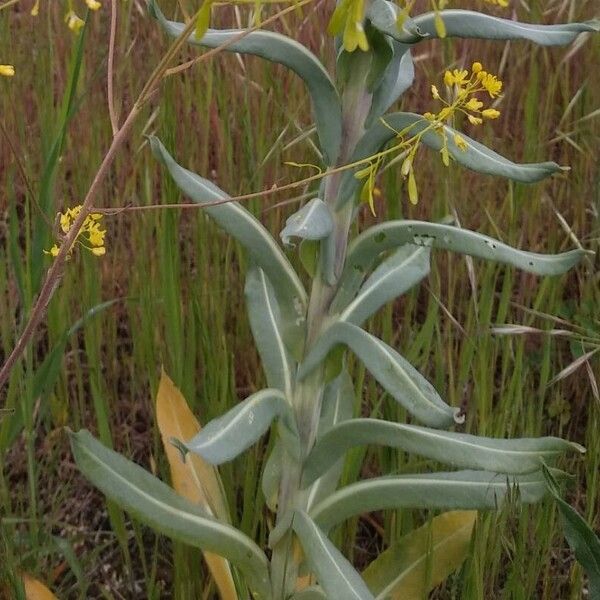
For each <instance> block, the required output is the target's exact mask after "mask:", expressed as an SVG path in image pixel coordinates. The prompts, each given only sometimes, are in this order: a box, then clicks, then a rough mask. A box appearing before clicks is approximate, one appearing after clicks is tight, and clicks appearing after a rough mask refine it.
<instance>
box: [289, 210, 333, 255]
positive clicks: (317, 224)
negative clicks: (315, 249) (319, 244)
mask: <svg viewBox="0 0 600 600" xmlns="http://www.w3.org/2000/svg"><path fill="white" fill-rule="evenodd" d="M332 231H333V218H332V217H331V211H330V210H329V207H328V206H327V204H325V202H323V200H321V199H320V198H313V199H312V200H311V201H310V202H307V203H306V204H305V205H304V206H303V207H302V208H301V209H300V210H299V211H297V212H295V213H294V214H293V215H291V216H290V217H288V219H287V220H286V222H285V227H284V228H283V230H282V231H281V233H280V234H279V235H280V236H281V241H282V242H283V243H284V244H285V245H286V246H288V245H290V238H293V237H295V238H300V239H303V240H322V239H323V238H326V237H327V236H328V235H329V234H330V233H331V232H332Z"/></svg>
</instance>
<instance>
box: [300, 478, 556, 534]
mask: <svg viewBox="0 0 600 600" xmlns="http://www.w3.org/2000/svg"><path fill="white" fill-rule="evenodd" d="M515 486H518V490H519V492H518V498H519V500H520V502H522V503H524V504H530V503H533V502H538V501H539V500H540V499H541V498H542V497H543V496H544V494H545V493H546V483H545V481H544V478H543V476H542V474H541V471H537V472H535V473H529V474H527V475H506V474H501V473H489V472H486V471H454V472H450V473H426V474H419V475H394V476H389V477H376V478H374V479H367V480H365V481H360V482H359V483H354V484H352V485H348V486H346V487H343V488H341V489H340V490H338V491H337V492H334V493H333V494H331V496H329V497H328V498H326V499H325V500H323V501H321V502H320V503H319V504H318V505H317V506H315V507H314V508H313V509H312V510H311V511H310V515H311V517H312V518H313V520H314V521H315V522H316V523H317V524H318V525H319V526H320V527H321V528H322V529H323V530H324V531H329V530H330V529H331V528H332V527H333V526H335V525H337V524H338V523H341V522H342V521H345V520H346V519H348V518H350V517H353V516H355V515H360V514H362V513H366V512H373V511H377V510H385V509H388V508H420V509H423V508H439V509H459V510H484V509H490V510H492V509H495V508H498V506H500V505H501V504H502V502H503V501H504V499H505V498H506V495H507V494H508V493H509V492H511V490H514V489H515ZM515 497H516V495H515Z"/></svg>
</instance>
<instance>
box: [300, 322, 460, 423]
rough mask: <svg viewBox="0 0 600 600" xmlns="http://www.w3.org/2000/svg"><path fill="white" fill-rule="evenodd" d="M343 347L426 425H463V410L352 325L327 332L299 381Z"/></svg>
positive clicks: (339, 325) (338, 325)
mask: <svg viewBox="0 0 600 600" xmlns="http://www.w3.org/2000/svg"><path fill="white" fill-rule="evenodd" d="M339 344H344V345H346V346H348V347H349V348H350V349H351V350H352V352H354V354H356V355H357V356H358V357H359V358H360V360H361V361H362V362H363V363H364V365H365V367H366V368H367V369H368V370H369V371H370V373H371V374H372V375H373V376H374V377H375V378H376V379H377V381H378V382H379V383H380V384H381V385H382V386H383V387H384V388H385V389H386V390H387V392H388V393H389V394H390V395H391V396H393V398H394V399H395V400H396V401H397V402H399V403H400V404H402V406H404V407H405V408H406V410H408V411H409V412H410V413H411V414H413V415H414V416H415V417H416V418H417V419H419V420H420V421H422V422H423V423H425V424H427V425H430V426H431V427H446V426H448V425H451V424H452V423H453V422H455V421H457V422H459V421H460V419H459V417H458V413H459V411H460V409H458V408H452V407H450V406H448V405H447V404H446V403H445V402H444V401H443V400H442V399H441V398H440V396H439V394H438V393H437V392H436V391H435V389H434V387H433V386H432V385H431V384H430V383H429V382H428V381H427V380H426V379H425V378H424V377H423V376H422V375H421V374H420V373H419V372H418V371H417V370H416V369H415V368H414V367H413V366H412V365H411V364H409V363H408V361H406V359H404V358H402V356H400V355H399V354H398V353H397V352H396V351H395V350H394V349H393V348H391V347H390V346H388V345H387V344H385V343H384V342H382V341H381V340H379V339H377V338H376V337H375V336H373V335H371V334H370V333H367V332H366V331H364V330H363V329H361V328H360V327H357V326H356V325H352V324H351V323H344V322H343V321H338V322H336V323H334V324H333V325H332V326H331V327H329V328H328V329H326V330H325V331H324V332H323V334H322V335H321V337H320V338H319V339H318V340H317V342H316V343H315V345H314V346H313V348H312V349H311V351H310V352H309V353H308V355H307V357H306V359H305V361H304V362H303V363H302V364H301V365H300V368H299V370H298V377H299V378H300V379H302V378H304V377H305V376H306V375H308V374H309V373H310V372H311V371H312V370H313V369H315V368H316V367H317V366H318V365H319V364H320V363H321V362H322V361H323V360H324V359H325V358H326V357H327V355H328V354H329V352H330V351H331V350H332V349H333V348H334V347H335V346H337V345H339Z"/></svg>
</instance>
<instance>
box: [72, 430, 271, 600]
mask: <svg viewBox="0 0 600 600" xmlns="http://www.w3.org/2000/svg"><path fill="white" fill-rule="evenodd" d="M69 435H70V439H71V448H72V450H73V454H74V456H75V460H76V462H77V466H78V467H79V469H80V470H81V471H82V473H83V474H84V475H85V476H86V477H87V478H88V479H89V480H90V481H91V482H92V483H93V484H94V485H95V486H96V487H98V488H99V489H100V490H101V491H102V492H103V493H104V494H105V495H106V496H107V497H108V498H110V499H111V500H113V501H114V502H116V503H117V504H118V505H119V506H121V507H122V508H123V509H125V510H126V511H127V512H129V513H130V514H131V515H132V516H133V517H135V518H136V519H139V520H140V521H142V522H144V523H147V524H148V525H150V526H151V527H153V528H154V529H156V530H157V531H159V532H160V533H163V534H165V535H168V536H169V537H171V538H173V539H175V540H177V541H180V542H183V543H185V544H189V545H190V546H194V547H196V548H201V549H202V550H206V551H209V552H213V553H214V554H218V555H220V556H224V557H225V558H227V559H228V560H230V561H231V562H232V563H233V564H235V565H236V566H237V567H238V568H239V569H240V570H241V571H242V573H243V574H244V575H245V577H246V579H247V581H248V584H249V585H250V587H251V588H252V589H253V590H254V591H255V592H256V594H257V595H258V597H259V598H263V599H264V600H269V599H270V598H271V585H270V579H269V566H268V560H267V558H266V556H265V555H264V553H263V552H262V550H261V549H260V548H259V547H258V546H257V545H256V544H255V543H254V542H253V541H252V540H251V539H250V538H249V537H247V536H246V535H244V534H243V533H242V532H241V531H238V530H237V529H235V528H234V527H232V526H231V525H227V524H225V523H222V522H220V521H217V520H216V519H214V518H212V517H210V516H208V515H207V514H206V513H205V512H204V511H203V510H202V509H200V508H199V507H198V506H195V505H194V504H192V503H191V502H189V501H188V500H186V499H185V498H183V497H182V496H180V495H179V494H177V493H176V492H175V491H174V490H172V489H171V488H170V487H169V486H167V485H166V484H164V483H163V482H162V481H160V480H159V479H157V478H156V477H154V476H152V475H151V474H150V473H148V472H147V471H146V470H144V469H142V468H141V467H140V466H138V465H136V464H135V463H133V462H131V461H129V460H127V459H126V458H125V457H123V456H121V455H120V454H118V453H116V452H114V451H113V450H110V449H109V448H107V447H106V446H104V445H103V444H101V443H100V442H99V441H98V440H96V439H95V438H94V437H93V436H92V435H91V434H90V433H89V432H88V431H85V430H82V431H79V432H78V433H70V434H69Z"/></svg>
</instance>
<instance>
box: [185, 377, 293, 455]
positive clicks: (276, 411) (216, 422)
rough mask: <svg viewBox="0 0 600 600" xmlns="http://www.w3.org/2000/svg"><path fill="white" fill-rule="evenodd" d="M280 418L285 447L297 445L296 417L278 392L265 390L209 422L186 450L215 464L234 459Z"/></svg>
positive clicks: (284, 398) (190, 441)
mask: <svg viewBox="0 0 600 600" xmlns="http://www.w3.org/2000/svg"><path fill="white" fill-rule="evenodd" d="M276 418H279V419H281V425H282V427H281V428H280V432H281V434H282V436H284V439H285V441H286V442H287V444H286V447H288V446H289V448H290V449H291V448H294V453H297V449H295V447H296V445H297V443H298V432H297V430H296V425H295V419H294V414H293V411H292V408H291V405H290V403H289V401H288V400H287V399H286V397H285V395H284V394H283V393H282V392H280V391H279V390H274V389H266V390H261V391H260V392H256V394H252V396H250V397H249V398H246V400H244V401H243V402H240V403H239V404H237V405H236V406H234V407H233V408H232V409H231V410H229V411H228V412H226V413H225V414H224V415H223V416H221V417H218V418H217V419H213V420H212V421H210V422H209V423H207V424H206V425H205V426H204V427H203V428H202V429H201V430H200V432H199V433H198V434H197V435H195V436H194V437H193V438H192V439H191V440H189V441H186V442H185V444H184V445H185V447H186V448H187V449H188V450H190V451H191V452H195V453H196V454H198V455H200V456H201V457H202V458H204V460H206V461H208V462H209V463H210V464H212V465H220V464H221V463H224V462H227V461H229V460H233V459H234V458H235V457H236V456H238V455H239V454H241V453H242V452H243V451H244V450H246V449H247V448H249V447H250V446H251V445H252V444H254V443H255V442H256V441H257V440H259V439H260V437H261V436H262V435H263V434H264V433H265V432H266V431H267V429H269V427H270V426H271V423H272V422H273V420H274V419H276Z"/></svg>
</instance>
